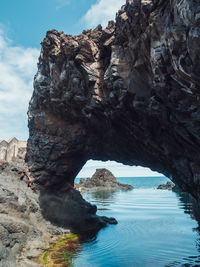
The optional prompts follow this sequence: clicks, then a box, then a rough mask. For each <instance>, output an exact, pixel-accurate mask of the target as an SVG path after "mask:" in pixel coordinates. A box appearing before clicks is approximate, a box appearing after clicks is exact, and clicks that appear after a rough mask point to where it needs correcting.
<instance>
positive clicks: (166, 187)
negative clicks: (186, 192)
mask: <svg viewBox="0 0 200 267" xmlns="http://www.w3.org/2000/svg"><path fill="white" fill-rule="evenodd" d="M174 187H175V184H174V183H173V182H167V183H166V184H161V185H159V186H158V187H157V189H162V190H172V189H173V188H174Z"/></svg>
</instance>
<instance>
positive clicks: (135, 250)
mask: <svg viewBox="0 0 200 267" xmlns="http://www.w3.org/2000/svg"><path fill="white" fill-rule="evenodd" d="M77 181H78V180H77ZM77 181H76V182H77ZM118 181H119V182H123V183H128V184H131V185H133V186H134V187H135V188H134V189H133V190H131V191H127V192H123V191H117V192H106V191H94V192H88V193H85V194H84V198H85V199H87V200H88V201H89V202H91V203H93V204H96V205H97V207H98V214H99V215H105V216H108V217H115V218H116V219H117V220H118V224H117V225H109V226H108V227H106V228H104V229H102V230H101V231H100V232H99V233H98V235H97V237H96V238H95V239H93V240H92V241H90V242H86V243H83V244H82V245H81V248H80V250H79V251H78V252H77V253H76V255H75V257H74V259H73V266H75V267H137V266H142V267H145V266H148V267H150V266H152V267H159V266H200V239H199V229H198V223H197V221H196V220H195V218H198V216H199V214H198V208H197V207H196V204H195V201H193V199H192V198H191V197H190V196H189V195H188V194H186V193H175V192H172V191H167V190H157V189H156V187H157V186H158V185H159V184H162V183H166V182H167V181H168V179H167V178H165V177H155V178H150V177H142V178H141V177H140V178H118Z"/></svg>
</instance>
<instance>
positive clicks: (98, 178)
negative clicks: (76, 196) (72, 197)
mask: <svg viewBox="0 0 200 267" xmlns="http://www.w3.org/2000/svg"><path fill="white" fill-rule="evenodd" d="M77 189H78V190H80V191H81V192H86V191H92V190H131V189H133V186H132V185H129V184H121V183H119V182H118V181H117V179H116V177H115V176H114V175H113V174H112V172H110V171H109V170H107V169H105V168H101V169H96V172H95V173H94V174H93V176H92V177H91V178H87V179H83V178H81V179H80V183H79V184H78V185H77Z"/></svg>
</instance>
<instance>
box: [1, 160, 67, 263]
mask: <svg viewBox="0 0 200 267" xmlns="http://www.w3.org/2000/svg"><path fill="white" fill-rule="evenodd" d="M30 181H31V177H30V174H29V173H28V169H27V166H26V165H25V164H24V163H23V162H19V161H18V162H12V163H5V162H4V163H1V164H0V267H15V266H17V267H29V266H30V267H34V266H39V265H38V263H37V258H38V257H39V256H40V255H41V254H42V253H43V251H44V250H45V249H47V248H48V246H49V242H50V241H51V237H52V235H59V234H63V233H66V232H69V230H66V229H62V228H59V227H55V226H54V225H52V224H51V223H49V222H47V221H45V220H44V218H43V216H42V213H41V209H40V206H39V194H37V193H36V192H34V191H33V190H32V189H31V187H30V186H29V185H30Z"/></svg>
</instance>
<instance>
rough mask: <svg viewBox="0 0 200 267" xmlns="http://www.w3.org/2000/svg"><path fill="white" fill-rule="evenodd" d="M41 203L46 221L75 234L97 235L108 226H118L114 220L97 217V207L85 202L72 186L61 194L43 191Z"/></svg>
mask: <svg viewBox="0 0 200 267" xmlns="http://www.w3.org/2000/svg"><path fill="white" fill-rule="evenodd" d="M39 201H40V207H41V209H42V214H43V216H44V218H45V219H47V220H49V221H50V222H51V223H53V224H55V225H58V226H61V227H68V228H70V230H72V231H73V232H75V233H82V234H83V233H96V232H97V231H99V230H100V229H101V228H103V227H105V226H106V225H107V224H117V221H116V220H115V219H114V218H107V217H105V216H98V215H96V211H97V207H96V205H92V204H90V203H89V202H87V201H86V200H84V199H83V197H82V196H81V194H80V193H79V191H76V190H75V189H73V188H72V186H71V185H68V186H67V187H66V188H65V189H63V190H62V191H59V192H57V191H55V190H41V191H40V197H39Z"/></svg>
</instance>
